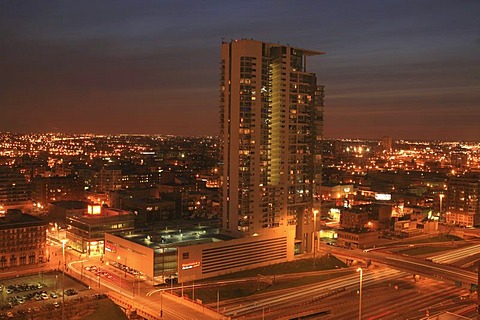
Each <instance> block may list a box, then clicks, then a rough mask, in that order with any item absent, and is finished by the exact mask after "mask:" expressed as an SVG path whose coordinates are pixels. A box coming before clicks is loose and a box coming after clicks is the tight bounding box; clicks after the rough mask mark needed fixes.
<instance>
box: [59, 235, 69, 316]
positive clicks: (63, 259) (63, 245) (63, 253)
mask: <svg viewBox="0 0 480 320" xmlns="http://www.w3.org/2000/svg"><path fill="white" fill-rule="evenodd" d="M61 241H62V263H63V272H62V320H64V319H65V243H67V242H68V239H62V240H61Z"/></svg>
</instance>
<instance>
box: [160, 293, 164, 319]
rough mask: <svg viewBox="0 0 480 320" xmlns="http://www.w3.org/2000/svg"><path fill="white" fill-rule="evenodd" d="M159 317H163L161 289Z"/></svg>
mask: <svg viewBox="0 0 480 320" xmlns="http://www.w3.org/2000/svg"><path fill="white" fill-rule="evenodd" d="M160 319H163V290H162V291H160Z"/></svg>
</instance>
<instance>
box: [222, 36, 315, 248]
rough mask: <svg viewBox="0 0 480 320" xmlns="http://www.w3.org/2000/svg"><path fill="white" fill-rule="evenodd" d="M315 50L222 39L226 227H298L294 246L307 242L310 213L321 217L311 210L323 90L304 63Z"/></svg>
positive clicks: (252, 232) (242, 230)
mask: <svg viewBox="0 0 480 320" xmlns="http://www.w3.org/2000/svg"><path fill="white" fill-rule="evenodd" d="M319 54H322V52H318V51H312V50H305V49H301V48H297V47H293V46H289V45H280V44H273V43H265V42H260V41H256V40H246V39H242V40H234V41H231V42H224V43H222V52H221V58H222V61H221V87H220V91H221V94H220V96H221V108H220V109H221V110H220V118H221V135H222V138H223V150H222V160H223V167H222V180H223V181H222V194H221V204H222V222H223V226H222V228H223V232H224V233H226V234H229V235H231V236H234V237H245V236H257V235H265V234H268V233H269V230H270V231H272V229H278V228H286V229H290V230H291V232H295V238H296V242H297V243H298V244H299V247H298V248H297V250H302V251H305V250H310V248H311V240H312V237H311V234H312V232H313V228H314V227H313V225H314V224H315V223H314V221H313V220H314V218H317V219H318V218H319V217H320V215H319V214H318V215H315V214H314V212H315V213H317V212H318V211H317V210H319V203H316V202H317V201H318V198H319V197H318V196H317V194H319V186H320V182H321V181H320V180H321V140H322V134H323V96H324V90H323V86H319V85H317V78H316V75H315V74H314V73H311V72H308V71H307V58H308V57H310V56H313V55H319ZM317 208H318V209H317ZM318 226H319V224H317V227H318ZM289 232H290V231H289Z"/></svg>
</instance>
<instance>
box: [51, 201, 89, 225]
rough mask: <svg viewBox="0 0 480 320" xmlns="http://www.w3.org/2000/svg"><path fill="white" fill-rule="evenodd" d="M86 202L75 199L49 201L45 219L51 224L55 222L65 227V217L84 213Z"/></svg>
mask: <svg viewBox="0 0 480 320" xmlns="http://www.w3.org/2000/svg"><path fill="white" fill-rule="evenodd" d="M88 204H89V203H88V202H86V201H75V200H65V201H54V202H50V203H49V204H48V213H47V216H46V219H47V221H48V222H51V223H52V224H53V223H56V224H57V225H58V226H60V227H61V228H65V225H66V221H67V217H71V216H74V215H83V214H85V213H86V212H87V206H88Z"/></svg>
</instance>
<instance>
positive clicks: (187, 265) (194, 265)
mask: <svg viewBox="0 0 480 320" xmlns="http://www.w3.org/2000/svg"><path fill="white" fill-rule="evenodd" d="M198 267H200V261H194V262H189V263H182V270H188V269H193V268H198Z"/></svg>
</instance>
